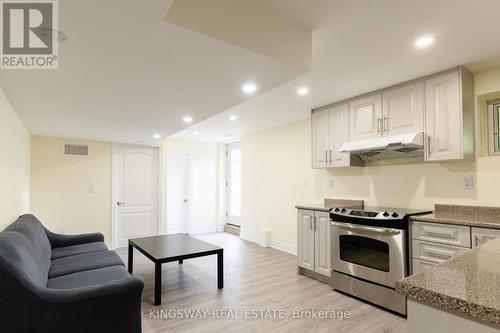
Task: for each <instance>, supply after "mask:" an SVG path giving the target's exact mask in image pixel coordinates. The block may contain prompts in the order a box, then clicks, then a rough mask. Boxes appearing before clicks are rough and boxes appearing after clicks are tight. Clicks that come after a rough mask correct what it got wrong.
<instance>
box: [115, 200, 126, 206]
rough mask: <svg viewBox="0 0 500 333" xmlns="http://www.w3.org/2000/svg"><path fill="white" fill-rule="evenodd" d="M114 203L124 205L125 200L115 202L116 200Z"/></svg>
mask: <svg viewBox="0 0 500 333" xmlns="http://www.w3.org/2000/svg"><path fill="white" fill-rule="evenodd" d="M116 205H117V206H121V205H125V202H120V201H117V202H116Z"/></svg>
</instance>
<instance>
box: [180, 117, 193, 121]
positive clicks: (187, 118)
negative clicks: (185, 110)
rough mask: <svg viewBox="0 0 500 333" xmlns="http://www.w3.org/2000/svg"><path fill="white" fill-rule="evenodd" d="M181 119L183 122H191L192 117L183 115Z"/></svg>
mask: <svg viewBox="0 0 500 333" xmlns="http://www.w3.org/2000/svg"><path fill="white" fill-rule="evenodd" d="M182 121H183V122H185V123H192V122H193V117H190V116H185V117H184V118H182Z"/></svg>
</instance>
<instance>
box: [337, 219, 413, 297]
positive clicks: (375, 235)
mask: <svg viewBox="0 0 500 333" xmlns="http://www.w3.org/2000/svg"><path fill="white" fill-rule="evenodd" d="M330 229H331V249H332V269H333V270H334V271H337V272H341V273H345V274H348V275H351V276H354V277H357V278H360V279H364V280H368V281H371V282H375V283H378V284H381V285H384V286H388V287H391V288H394V287H395V285H396V282H397V281H399V280H401V279H403V278H404V277H405V276H406V231H405V230H398V229H388V228H379V227H370V226H363V225H356V224H349V223H345V222H335V221H333V222H331V228H330Z"/></svg>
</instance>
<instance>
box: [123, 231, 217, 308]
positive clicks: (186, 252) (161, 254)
mask: <svg viewBox="0 0 500 333" xmlns="http://www.w3.org/2000/svg"><path fill="white" fill-rule="evenodd" d="M134 247H135V248H136V249H137V250H139V252H141V253H142V254H144V255H145V256H146V257H148V258H149V259H151V261H153V262H154V263H155V305H160V304H161V264H163V263H166V262H171V261H179V264H182V263H183V261H184V259H190V258H196V257H203V256H209V255H212V254H216V255H217V287H218V288H219V289H222V288H224V258H223V255H224V249H223V248H221V247H218V246H215V245H212V244H209V243H206V242H203V241H201V240H199V239H196V238H193V237H191V236H188V235H186V234H172V235H162V236H152V237H142V238H134V239H129V241H128V271H129V273H132V270H133V263H134V261H133V260H134V256H133V251H134Z"/></svg>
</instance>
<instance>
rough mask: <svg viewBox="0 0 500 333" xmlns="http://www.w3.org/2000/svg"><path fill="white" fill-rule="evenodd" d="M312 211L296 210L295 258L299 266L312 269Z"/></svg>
mask: <svg viewBox="0 0 500 333" xmlns="http://www.w3.org/2000/svg"><path fill="white" fill-rule="evenodd" d="M313 223H314V211H312V210H298V211H297V260H298V265H299V267H302V268H305V269H309V270H311V271H314V237H315V235H314V229H313Z"/></svg>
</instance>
